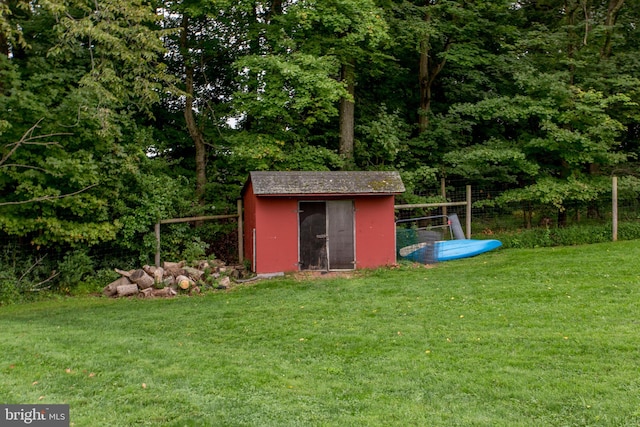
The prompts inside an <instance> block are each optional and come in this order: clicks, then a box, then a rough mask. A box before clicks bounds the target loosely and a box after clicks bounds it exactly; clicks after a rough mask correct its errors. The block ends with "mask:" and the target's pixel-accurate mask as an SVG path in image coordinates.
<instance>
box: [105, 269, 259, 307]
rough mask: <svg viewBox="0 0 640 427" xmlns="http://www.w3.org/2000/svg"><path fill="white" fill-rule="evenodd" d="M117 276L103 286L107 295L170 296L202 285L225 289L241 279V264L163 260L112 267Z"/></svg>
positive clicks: (243, 273) (190, 292)
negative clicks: (131, 267)
mask: <svg viewBox="0 0 640 427" xmlns="http://www.w3.org/2000/svg"><path fill="white" fill-rule="evenodd" d="M115 271H116V272H117V273H119V274H120V278H119V279H117V280H115V281H113V282H111V283H109V284H108V285H107V286H105V287H104V289H103V290H102V293H103V294H104V295H105V296H108V297H115V298H117V297H127V296H137V297H139V298H151V297H173V296H175V295H178V294H179V293H186V294H194V293H196V294H197V293H200V292H201V290H202V289H206V288H209V289H228V288H229V287H231V285H232V280H231V279H238V280H241V279H243V278H244V277H245V276H246V274H247V272H246V270H245V268H244V266H227V265H225V264H224V262H222V261H219V260H203V261H197V262H194V263H192V265H187V263H186V262H185V261H180V262H165V263H163V265H162V267H156V266H150V265H145V266H143V267H142V268H140V269H136V270H128V271H126V270H120V269H117V268H116V269H115Z"/></svg>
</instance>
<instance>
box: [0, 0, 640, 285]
mask: <svg viewBox="0 0 640 427" xmlns="http://www.w3.org/2000/svg"><path fill="white" fill-rule="evenodd" d="M639 27H640V2H637V1H631V0H522V1H505V0H476V1H442V0H427V1H424V0H423V1H408V0H291V1H287V0H273V1H246V0H234V1H229V0H208V1H200V0H182V1H180V0H178V1H148V0H126V1H125V0H32V1H27V0H0V242H2V244H3V247H4V251H3V254H2V255H1V256H0V258H1V261H0V263H1V264H2V268H0V270H2V271H3V273H0V274H3V275H4V276H2V277H3V278H4V279H2V278H0V281H1V280H5V282H6V283H11V284H13V285H15V286H14V287H15V288H20V286H22V285H20V284H21V283H24V282H26V279H25V278H27V277H28V275H24V276H23V274H24V273H25V272H29V274H34V273H35V272H36V271H37V270H38V268H39V267H42V268H41V270H42V271H41V273H40V274H41V276H40V278H42V277H44V278H43V279H42V280H37V282H38V283H40V282H42V281H44V280H47V278H48V277H52V276H54V275H56V276H55V277H56V279H55V281H54V280H50V281H48V282H44V283H45V284H46V286H44V285H43V286H42V288H46V287H48V286H50V285H52V283H57V284H58V285H56V286H62V285H64V283H71V282H73V281H74V280H75V281H76V282H77V281H78V280H79V279H78V277H82V275H83V274H86V273H84V272H96V271H101V269H102V268H105V269H106V268H107V267H109V268H112V267H113V266H114V264H118V266H119V267H120V268H126V267H127V265H128V264H131V263H139V262H141V261H144V262H148V261H149V260H150V257H151V256H152V254H153V248H154V240H153V233H152V231H153V224H154V223H155V222H156V221H157V220H158V219H161V218H171V217H184V216H193V215H198V214H224V213H230V212H231V213H233V212H234V210H235V206H236V199H237V198H238V197H239V194H240V189H241V187H242V185H243V183H244V181H245V179H246V177H247V172H248V171H251V170H267V169H268V170H294V169H295V170H337V169H393V170H399V171H401V173H402V176H403V179H404V182H405V185H406V186H407V189H408V191H407V193H406V194H405V195H404V196H403V199H404V200H401V201H402V202H409V203H416V202H420V201H427V200H428V199H430V198H429V197H428V194H429V191H430V189H431V188H438V186H439V182H440V178H441V177H446V178H447V179H449V180H460V181H463V182H465V183H468V184H471V185H474V186H480V187H482V188H486V189H490V190H492V191H494V190H500V196H499V197H496V198H494V199H492V200H491V203H492V204H493V205H494V206H498V207H499V206H501V205H502V206H512V205H513V204H516V205H518V206H519V207H520V208H521V209H523V211H524V212H525V214H524V215H525V216H526V215H529V216H531V215H533V214H534V213H535V212H537V211H539V210H540V209H544V210H546V211H548V210H549V209H550V208H551V209H552V211H553V216H554V218H553V224H555V225H557V226H562V225H564V224H566V223H567V221H568V217H567V212H568V209H567V207H568V206H576V205H579V206H581V208H582V209H583V211H584V212H587V213H589V214H593V215H595V214H597V210H596V209H590V207H593V206H594V203H595V202H596V201H598V200H601V199H602V197H603V195H606V194H608V192H610V189H611V179H610V177H611V176H612V175H616V176H618V177H619V191H620V194H621V197H623V198H626V199H627V200H637V198H638V192H639V191H640V181H639V180H638V172H637V167H636V161H637V155H638V153H639V151H640V138H639V136H640V105H639V102H640V28H639ZM483 203H484V204H485V207H486V204H487V201H486V200H485V201H484V202H483ZM527 212H528V213H527ZM232 229H233V225H225V224H220V223H212V224H206V225H204V228H203V229H200V232H199V234H198V235H194V234H193V232H192V230H191V229H190V227H189V226H188V225H184V226H176V227H173V228H172V229H171V230H170V232H169V234H168V235H164V236H163V239H164V240H163V245H164V247H163V253H165V254H167V255H168V256H170V255H175V256H177V257H179V256H181V255H184V254H185V253H189V254H191V255H193V256H196V255H198V254H204V253H210V252H211V251H214V250H221V249H220V247H225V248H226V247H227V246H228V244H226V243H229V242H232V241H234V239H233V238H232V239H229V237H228V234H229V230H232ZM203 230H204V232H203ZM214 241H218V242H219V241H222V242H226V243H223V244H222V245H220V244H217V245H216V248H213V247H212V246H211V245H212V242H214ZM229 252H231V253H232V252H233V251H229ZM45 253H46V254H50V253H53V255H51V256H50V258H51V259H57V260H59V262H58V264H60V263H62V265H63V267H64V266H65V265H66V270H65V269H64V268H63V269H62V270H61V269H60V268H53V267H52V266H51V265H47V263H46V261H45V260H44V259H43V256H44V255H43V254H45ZM60 260H61V261H60ZM37 261H39V262H37ZM36 262H37V263H36ZM65 262H66V263H67V264H64V263H65ZM70 266H71V267H70ZM60 271H68V273H67V276H69V277H66V278H65V277H64V275H62V274H61V273H60ZM72 272H75V273H76V276H78V277H70V276H71V275H72ZM81 273H82V274H81ZM105 274H106V273H105ZM34 280H35V279H34ZM34 280H31V281H30V282H31V284H30V285H29V286H32V285H33V281H34ZM16 284H17V285H16ZM25 286H26V285H25Z"/></svg>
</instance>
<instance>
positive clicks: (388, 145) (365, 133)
mask: <svg viewBox="0 0 640 427" xmlns="http://www.w3.org/2000/svg"><path fill="white" fill-rule="evenodd" d="M356 131H357V132H358V134H359V135H360V138H359V139H358V140H357V141H356V143H355V159H356V161H357V163H358V164H361V165H365V166H367V167H377V166H382V165H393V164H394V163H395V161H396V159H397V158H398V154H399V153H400V151H403V150H406V142H405V141H406V140H407V139H408V137H409V135H410V129H409V126H407V124H406V123H404V122H403V121H402V120H401V118H400V115H399V113H398V112H397V111H396V112H389V111H387V108H386V106H385V105H381V106H380V107H379V112H378V115H377V116H376V117H375V118H374V119H373V120H371V121H369V122H367V121H365V122H364V123H363V124H361V125H358V126H357V127H356Z"/></svg>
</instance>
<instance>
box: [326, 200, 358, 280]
mask: <svg viewBox="0 0 640 427" xmlns="http://www.w3.org/2000/svg"><path fill="white" fill-rule="evenodd" d="M327 235H328V241H327V243H328V258H329V269H330V270H353V269H354V268H355V236H354V220H353V200H330V201H327Z"/></svg>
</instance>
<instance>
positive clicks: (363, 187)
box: [245, 171, 405, 196]
mask: <svg viewBox="0 0 640 427" xmlns="http://www.w3.org/2000/svg"><path fill="white" fill-rule="evenodd" d="M249 179H250V180H251V183H252V184H253V192H254V194H256V195H258V196H265V195H283V196H284V195H307V194H397V193H403V192H404V191H405V188H404V184H403V183H402V179H401V178H400V174H399V173H398V172H387V171H382V172H378V171H338V172H307V171H297V172H250V174H249ZM245 188H246V187H245Z"/></svg>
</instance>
